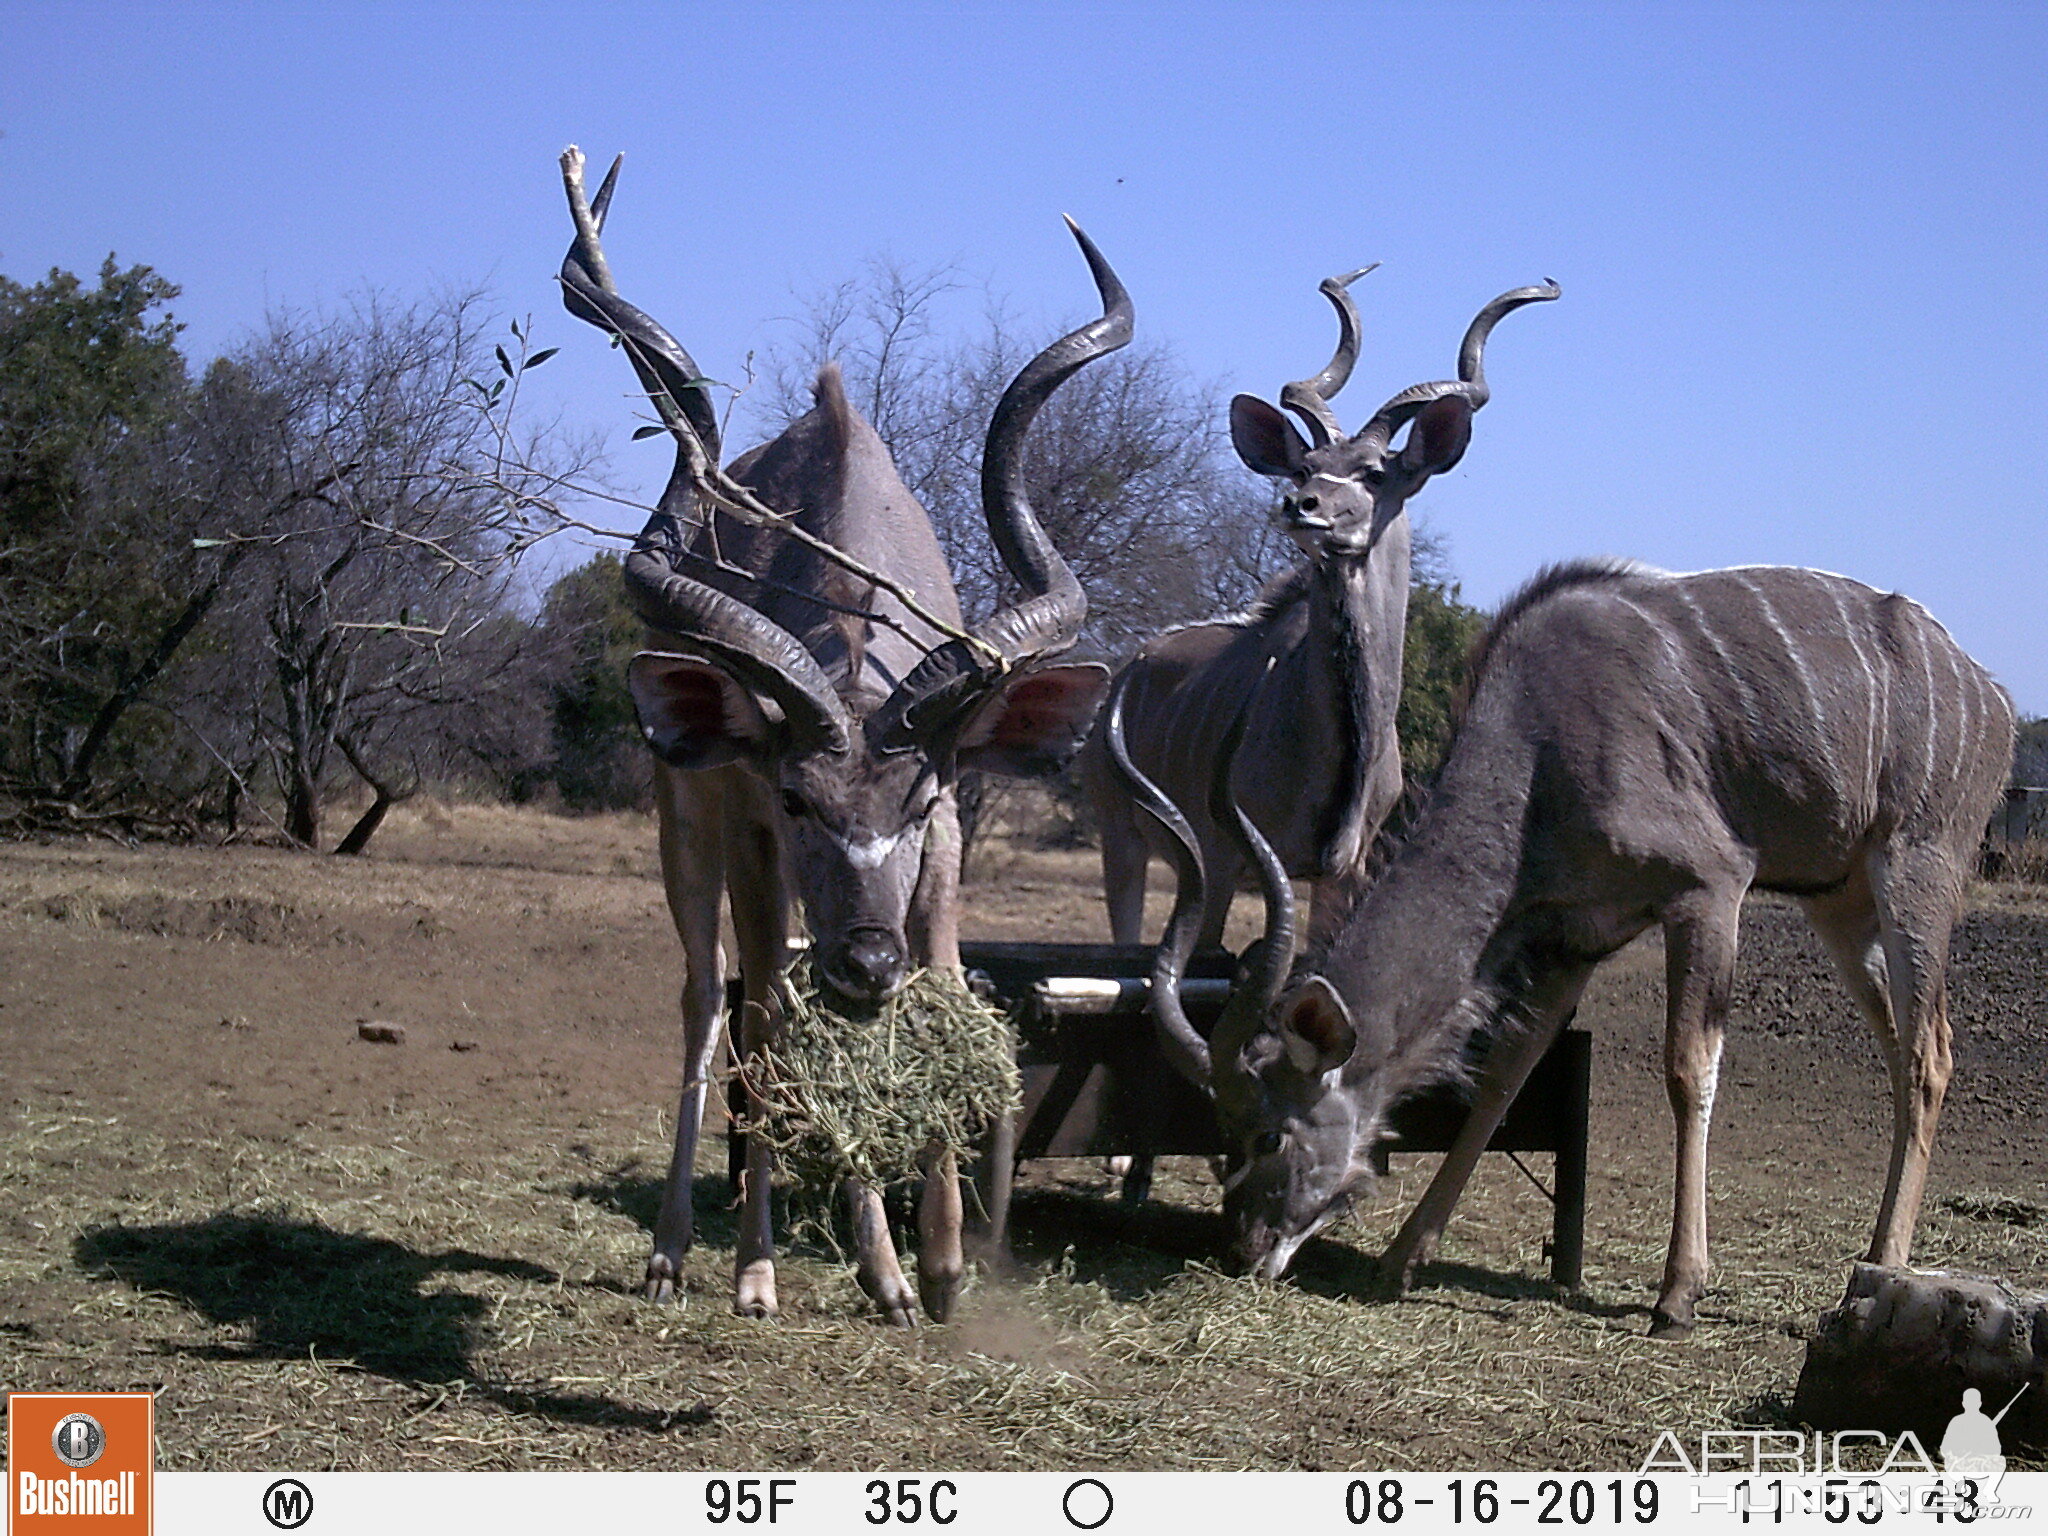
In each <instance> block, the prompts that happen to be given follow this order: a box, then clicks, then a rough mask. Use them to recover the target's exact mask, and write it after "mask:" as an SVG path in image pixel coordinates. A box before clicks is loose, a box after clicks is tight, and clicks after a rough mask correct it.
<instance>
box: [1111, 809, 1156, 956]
mask: <svg viewBox="0 0 2048 1536" xmlns="http://www.w3.org/2000/svg"><path fill="white" fill-rule="evenodd" d="M1151 859H1152V851H1151V849H1150V848H1149V847H1147V846H1146V843H1145V839H1144V836H1143V834H1142V833H1140V832H1139V830H1138V828H1137V826H1136V825H1135V824H1134V823H1132V822H1131V821H1130V819H1129V818H1128V817H1127V816H1118V817H1114V818H1112V819H1108V820H1105V821H1104V823H1103V827H1102V900H1103V904H1104V905H1105V906H1107V907H1108V908H1109V939H1110V942H1111V943H1112V944H1142V943H1144V942H1145V873H1146V866H1147V865H1148V864H1149V863H1150V862H1151Z"/></svg>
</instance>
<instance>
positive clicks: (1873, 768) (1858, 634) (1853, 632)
mask: <svg viewBox="0 0 2048 1536" xmlns="http://www.w3.org/2000/svg"><path fill="white" fill-rule="evenodd" d="M1828 596H1830V597H1832V598H1833V599H1834V600H1835V613H1836V614H1837V615H1838V616H1839V617H1840V618H1841V621H1842V633H1843V634H1844V635H1846V636H1848V639H1849V648H1850V649H1851V650H1853V651H1854V652H1855V653H1856V659H1857V660H1858V661H1859V662H1861V663H1862V664H1863V680H1864V682H1865V683H1866V684H1867V685H1868V688H1869V691H1868V692H1867V693H1865V695H1864V707H1863V783H1862V785H1861V786H1860V788H1861V789H1862V790H1863V791H1864V792H1865V793H1866V794H1868V793H1874V792H1875V790H1876V787H1877V694H1878V681H1877V668H1875V667H1873V666H1872V665H1871V664H1870V656H1869V654H1868V653H1867V652H1866V651H1865V650H1864V649H1863V636H1862V629H1863V626H1862V625H1861V624H1860V623H1858V622H1857V621H1856V619H1855V618H1853V617H1852V616H1851V615H1850V613H1849V605H1848V604H1847V603H1846V602H1844V601H1843V600H1842V588H1841V586H1840V585H1839V584H1838V583H1835V582H1829V583H1828Z"/></svg>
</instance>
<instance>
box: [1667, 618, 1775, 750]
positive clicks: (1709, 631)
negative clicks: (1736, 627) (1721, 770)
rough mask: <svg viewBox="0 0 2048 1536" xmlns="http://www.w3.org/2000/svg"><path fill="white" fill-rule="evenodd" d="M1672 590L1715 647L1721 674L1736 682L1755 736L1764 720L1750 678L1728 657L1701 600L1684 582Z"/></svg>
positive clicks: (1751, 733) (1726, 648) (1700, 631)
mask: <svg viewBox="0 0 2048 1536" xmlns="http://www.w3.org/2000/svg"><path fill="white" fill-rule="evenodd" d="M1671 590H1672V591H1673V592H1674V593H1675V594H1677V597H1678V600H1679V601H1680V602H1681V603H1683V604H1685V611H1686V612H1687V613H1689V614H1690V615H1692V623H1693V628H1694V629H1696V630H1698V631H1699V633H1700V634H1701V635H1702V636H1704V637H1705V639H1706V642H1707V644H1708V645H1711V646H1712V647H1713V648H1714V659H1715V660H1716V661H1718V662H1719V663H1720V664H1721V675H1722V676H1723V677H1725V678H1727V679H1729V680H1730V681H1731V682H1733V683H1734V684H1735V687H1736V691H1737V692H1739V693H1740V694H1741V695H1742V719H1743V723H1744V724H1746V725H1747V726H1748V727H1749V733H1750V735H1751V736H1752V737H1754V736H1755V735H1756V734H1757V733H1758V731H1759V730H1760V729H1761V727H1762V725H1763V719H1762V717H1761V716H1760V715H1758V713H1757V708H1756V691H1755V690H1754V689H1753V688H1751V687H1750V686H1749V679H1748V678H1746V677H1744V676H1743V675H1742V669H1741V668H1740V667H1738V666H1736V665H1735V658H1734V657H1732V656H1730V655H1729V654H1728V647H1727V646H1725V645H1723V644H1722V643H1721V632H1720V631H1719V630H1717V629H1715V628H1714V624H1713V621H1712V620H1711V619H1709V618H1708V617H1707V615H1706V614H1705V613H1703V612H1701V610H1700V605H1699V600H1698V599H1697V598H1695V597H1694V596H1693V595H1692V593H1691V592H1689V591H1688V590H1687V589H1686V587H1685V585H1684V584H1683V583H1682V582H1673V583H1672V586H1671Z"/></svg>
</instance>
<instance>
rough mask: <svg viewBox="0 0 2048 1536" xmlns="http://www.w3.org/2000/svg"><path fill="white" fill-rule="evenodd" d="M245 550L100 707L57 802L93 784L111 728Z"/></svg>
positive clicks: (217, 571)
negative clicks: (97, 765) (94, 769)
mask: <svg viewBox="0 0 2048 1536" xmlns="http://www.w3.org/2000/svg"><path fill="white" fill-rule="evenodd" d="M246 549H247V546H246V545H241V544H237V545H236V546H235V547H234V548H233V549H230V550H229V551H228V552H227V554H225V555H223V556H222V557H221V561H220V564H219V565H218V566H216V567H215V568H214V572H213V579H212V580H211V581H209V582H208V583H207V584H206V585H205V586H204V587H202V588H201V589H200V590H199V591H198V592H196V593H194V594H193V596H192V599H191V601H189V602H187V603H186V604H185V607H184V609H183V610H182V611H181V612H180V613H179V614H178V616H177V617H176V618H175V619H173V620H172V621H171V623H170V627H169V628H167V629H166V630H165V631H164V632H163V634H161V635H160V636H158V637H157V642H156V644H155V646H153V647H152V648H151V650H150V653H149V655H148V657H147V658H146V659H145V660H144V661H143V663H142V665H141V666H139V667H137V668H136V669H135V670H134V671H133V672H131V673H130V674H129V675H128V676H127V678H126V679H124V680H123V681H122V682H121V683H120V685H119V686H117V687H116V688H115V689H114V691H113V693H112V694H111V695H109V696H108V698H107V700H106V702H105V703H103V704H101V705H100V707H99V712H98V713H97V714H95V715H94V716H93V718H92V724H91V725H90V726H88V727H87V728H86V732H85V739H84V740H83V741H81V742H80V743H79V744H78V750H77V751H76V752H74V753H73V754H72V755H71V763H70V766H69V767H68V768H67V769H66V771H65V774H64V783H63V785H62V786H61V787H60V788H59V789H58V791H57V797H58V798H59V799H60V800H76V799H77V798H78V797H79V796H80V795H82V794H84V793H85V791H86V788H87V787H88V786H89V785H90V784H91V783H92V767H93V761H94V760H95V759H96V758H97V757H98V756H99V755H100V749H101V748H102V747H104V746H105V745H106V744H107V738H108V737H110V736H112V735H113V734H114V727H115V726H116V725H117V724H119V723H120V719H121V716H122V715H123V714H125V713H127V710H128V706H129V705H131V704H133V703H134V702H135V701H136V700H137V699H139V698H141V697H142V694H143V691H144V690H145V689H147V688H148V687H149V685H150V684H151V683H153V682H155V681H156V680H157V676H158V674H159V673H161V672H162V671H163V669H164V668H165V667H166V666H168V665H169V664H170V661H171V658H172V657H173V656H175V655H177V653H178V647H179V646H181V645H183V644H184V643H185V640H186V638H187V637H188V636H189V635H190V634H191V633H192V631H193V630H195V629H197V628H198V627H199V621H200V620H201V619H203V618H205V617H206V615H207V612H208V611H209V610H210V609H211V608H212V607H213V605H214V602H215V600H216V599H218V598H219V596H220V593H221V588H222V587H223V586H224V585H226V583H227V579H228V577H229V576H231V575H233V574H234V570H235V567H236V566H237V565H239V564H240V563H241V560H242V555H243V553H244V552H245V550H246Z"/></svg>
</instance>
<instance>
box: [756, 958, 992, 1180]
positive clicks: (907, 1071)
mask: <svg viewBox="0 0 2048 1536" xmlns="http://www.w3.org/2000/svg"><path fill="white" fill-rule="evenodd" d="M842 1009H843V1005H842V1004H835V1003H832V1002H828V1001H827V1000H826V999H825V998H824V997H823V996H821V995H820V994H819V992H818V990H817V988H816V986H815V985H814V984H813V982H812V980H811V976H810V971H809V967H808V966H807V965H803V966H799V967H798V968H797V969H796V970H794V971H792V972H791V973H790V977H789V985H788V987H787V989H786V991H785V993H784V997H783V1017H782V1025H781V1028H780V1029H779V1030H778V1031H777V1036H776V1040H775V1044H774V1045H773V1046H772V1047H771V1048H768V1049H764V1050H761V1051H758V1052H756V1053H755V1054H754V1056H753V1057H752V1058H751V1059H750V1060H749V1061H748V1063H747V1065H746V1067H745V1068H744V1069H743V1072H742V1075H743V1076H744V1077H745V1078H746V1079H747V1081H748V1083H749V1084H750V1085H751V1086H752V1087H753V1089H754V1090H755V1092H757V1093H758V1094H759V1095H760V1096H761V1097H762V1099H763V1100H764V1101H765V1102H766V1104H767V1106H768V1113H767V1121H766V1124H765V1125H757V1124H749V1125H748V1127H747V1132H748V1134H749V1135H758V1136H761V1137H763V1139H765V1140H766V1141H767V1143H768V1145H769V1146H771V1147H773V1148H774V1149H775V1151H776V1153H777V1158H778V1162H779V1165H780V1167H781V1168H782V1169H783V1170H784V1171H785V1172H787V1173H788V1174H789V1175H790V1176H791V1177H792V1178H793V1179H794V1180H795V1181H796V1182H797V1183H798V1184H799V1185H800V1186H802V1187H804V1188H805V1189H808V1190H811V1191H814V1192H827V1191H830V1190H832V1189H834V1188H836V1187H837V1186H838V1184H839V1183H840V1182H841V1181H842V1180H844V1179H846V1178H847V1177H849V1176H851V1177H854V1178H860V1179H864V1180H866V1181H868V1182H869V1183H871V1184H874V1185H876V1186H882V1185H887V1184H893V1183H898V1182H902V1181H905V1180H909V1179H914V1178H916V1177H918V1176H919V1169H920V1164H921V1163H922V1161H923V1159H924V1157H925V1155H926V1153H927V1152H928V1150H930V1149H931V1148H933V1147H934V1146H937V1147H942V1148H949V1149H951V1150H953V1151H956V1152H965V1151H969V1150H971V1149H972V1148H973V1147H974V1145H975V1144H976V1142H977V1141H978V1140H979V1139H980V1137H981V1135H982V1133H983V1132H984V1131H985V1130H986V1129H987V1128H988V1127H989V1126H990V1125H991V1124H992V1123H993V1122H994V1121H995V1119H996V1117H997V1116H999V1115H1008V1114H1013V1113H1015V1111H1016V1110H1017V1108H1018V1106H1019V1105H1020V1104H1021V1103H1022V1097H1023V1096H1022V1087H1021V1084H1020V1082H1019V1079H1018V1076H1017V1046H1016V1038H1015V1035H1014V1033H1013V1031H1012V1029H1011V1026H1010V1020H1009V1018H1008V1017H1007V1016H1006V1015H1004V1014H1002V1013H1000V1012H998V1011H997V1010H996V1009H994V1008H992V1007H990V1006H989V1005H988V1004H987V1003H985V1002H983V1001H982V1000H981V999H980V998H978V997H976V996H974V994H973V993H971V992H969V991H968V990H967V988H966V985H965V984H964V983H963V982H961V981H960V979H959V978H958V977H956V976H953V975H950V974H949V973H946V972H943V971H935V970H932V971H918V972H916V973H914V974H913V975H912V976H911V977H910V979H909V980H908V981H907V982H905V983H904V986H903V989H902V990H901V991H900V992H898V993H897V994H896V995H895V996H894V997H892V998H890V999H889V1000H888V1001H887V1002H885V1003H882V1004H880V1005H879V1006H877V1007H875V1008H873V1009H870V1010H863V1011H861V1012H859V1013H849V1012H845V1011H842Z"/></svg>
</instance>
